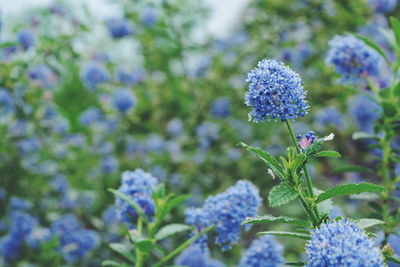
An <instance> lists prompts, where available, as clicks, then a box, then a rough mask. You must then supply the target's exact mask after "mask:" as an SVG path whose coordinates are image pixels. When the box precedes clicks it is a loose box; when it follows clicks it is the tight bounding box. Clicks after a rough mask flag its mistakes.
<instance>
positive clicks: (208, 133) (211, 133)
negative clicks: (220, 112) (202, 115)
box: [196, 121, 219, 148]
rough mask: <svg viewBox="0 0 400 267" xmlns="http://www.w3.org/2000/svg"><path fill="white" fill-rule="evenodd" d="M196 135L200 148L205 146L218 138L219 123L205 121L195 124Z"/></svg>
mask: <svg viewBox="0 0 400 267" xmlns="http://www.w3.org/2000/svg"><path fill="white" fill-rule="evenodd" d="M196 136H197V138H198V139H199V142H200V148H207V147H209V146H210V145H211V143H212V142H213V141H216V140H217V139H218V138H219V125H218V124H216V123H213V122H209V121H205V122H203V123H202V124H200V125H199V126H197V128H196Z"/></svg>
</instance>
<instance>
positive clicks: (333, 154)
mask: <svg viewBox="0 0 400 267" xmlns="http://www.w3.org/2000/svg"><path fill="white" fill-rule="evenodd" d="M315 156H316V157H332V158H340V157H341V156H342V155H340V153H339V152H336V151H333V150H324V151H321V152H318V153H317V154H316V155H315Z"/></svg>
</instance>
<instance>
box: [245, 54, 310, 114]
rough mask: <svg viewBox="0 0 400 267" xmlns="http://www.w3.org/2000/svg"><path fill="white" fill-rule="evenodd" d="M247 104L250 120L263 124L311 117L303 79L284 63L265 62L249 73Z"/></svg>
mask: <svg viewBox="0 0 400 267" xmlns="http://www.w3.org/2000/svg"><path fill="white" fill-rule="evenodd" d="M246 82H248V83H249V85H248V91H247V93H246V96H245V103H246V105H247V106H249V107H251V108H252V111H251V112H250V113H249V119H250V120H251V121H254V122H262V121H265V120H267V121H269V120H274V121H276V120H277V119H280V120H281V121H286V120H294V119H297V118H299V117H302V116H304V115H305V114H307V113H308V109H309V106H308V104H307V101H306V100H305V97H306V91H305V90H304V88H303V85H302V81H301V78H300V76H299V75H298V74H297V73H295V72H294V71H293V70H292V69H290V68H289V67H286V66H285V65H284V64H283V63H282V62H279V61H276V60H274V59H264V60H262V61H260V62H259V63H258V66H257V68H255V69H253V70H252V71H250V72H249V73H248V76H247V80H246Z"/></svg>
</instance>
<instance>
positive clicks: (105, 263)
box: [101, 260, 122, 267]
mask: <svg viewBox="0 0 400 267" xmlns="http://www.w3.org/2000/svg"><path fill="white" fill-rule="evenodd" d="M101 266H113V267H121V266H122V265H121V264H120V263H118V262H116V261H111V260H105V261H103V262H102V263H101Z"/></svg>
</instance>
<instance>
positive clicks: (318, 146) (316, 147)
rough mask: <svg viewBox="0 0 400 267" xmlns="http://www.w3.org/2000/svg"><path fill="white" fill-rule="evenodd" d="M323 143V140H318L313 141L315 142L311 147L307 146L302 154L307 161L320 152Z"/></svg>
mask: <svg viewBox="0 0 400 267" xmlns="http://www.w3.org/2000/svg"><path fill="white" fill-rule="evenodd" d="M323 143H324V140H323V139H321V138H319V139H317V140H315V142H314V143H313V144H312V145H311V146H309V147H308V148H307V149H306V150H304V152H303V153H304V154H305V155H306V156H307V158H308V159H312V158H314V157H315V155H316V154H317V153H318V152H319V151H320V150H321V147H322V144H323Z"/></svg>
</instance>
